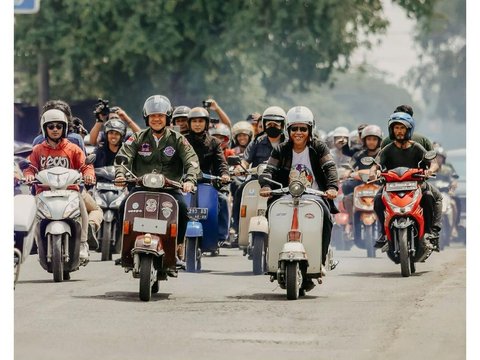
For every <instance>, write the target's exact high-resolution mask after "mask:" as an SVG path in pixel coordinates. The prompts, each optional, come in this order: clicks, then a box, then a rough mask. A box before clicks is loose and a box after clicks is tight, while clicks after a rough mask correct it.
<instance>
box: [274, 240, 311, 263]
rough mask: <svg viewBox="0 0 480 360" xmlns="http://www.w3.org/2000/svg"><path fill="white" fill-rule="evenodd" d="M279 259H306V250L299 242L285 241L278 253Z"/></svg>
mask: <svg viewBox="0 0 480 360" xmlns="http://www.w3.org/2000/svg"><path fill="white" fill-rule="evenodd" d="M278 260H279V261H302V260H308V259H307V252H306V251H305V247H304V246H303V244H302V243H301V242H298V241H289V242H287V243H285V244H284V245H283V247H282V250H281V251H280V254H278Z"/></svg>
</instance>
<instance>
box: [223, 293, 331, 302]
mask: <svg viewBox="0 0 480 360" xmlns="http://www.w3.org/2000/svg"><path fill="white" fill-rule="evenodd" d="M227 298H228V299H232V300H263V301H285V300H287V294H286V293H285V294H279V293H256V294H250V295H236V296H227ZM318 298H327V297H326V296H315V295H309V294H308V293H307V294H306V295H305V296H300V297H299V298H298V300H314V299H318ZM298 300H297V301H298Z"/></svg>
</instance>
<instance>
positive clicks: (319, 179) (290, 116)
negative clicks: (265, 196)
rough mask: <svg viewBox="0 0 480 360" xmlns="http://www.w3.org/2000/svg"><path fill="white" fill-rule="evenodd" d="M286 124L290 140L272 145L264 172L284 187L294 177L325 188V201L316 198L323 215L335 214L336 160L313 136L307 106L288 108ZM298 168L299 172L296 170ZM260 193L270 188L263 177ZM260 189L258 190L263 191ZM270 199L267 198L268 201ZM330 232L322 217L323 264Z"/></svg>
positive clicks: (310, 284)
mask: <svg viewBox="0 0 480 360" xmlns="http://www.w3.org/2000/svg"><path fill="white" fill-rule="evenodd" d="M286 118H287V119H286V120H287V121H286V127H287V132H288V136H289V139H288V141H285V142H283V143H282V144H280V145H279V146H278V148H274V149H273V151H272V153H271V155H270V158H269V159H268V163H267V164H268V165H267V168H266V169H265V171H264V174H271V175H272V177H273V180H275V181H277V182H279V183H281V184H282V185H283V186H284V187H285V186H288V184H289V183H290V182H291V181H293V180H303V181H302V182H307V187H308V186H310V187H311V188H312V189H316V190H322V191H325V195H326V197H327V199H328V200H327V201H325V200H323V199H322V198H319V199H318V202H319V204H320V205H321V206H322V208H323V210H324V212H323V213H324V214H329V213H332V214H334V213H337V212H338V210H337V208H336V207H335V205H334V204H333V201H332V200H333V199H335V197H336V196H337V191H338V185H337V183H338V175H337V169H336V166H335V162H334V161H333V157H332V155H331V153H330V150H329V149H328V147H327V145H326V144H325V143H324V142H323V141H319V140H315V139H313V136H312V130H313V124H314V117H313V113H312V111H311V110H310V109H308V108H307V107H305V106H295V107H293V108H291V109H290V110H289V111H288V113H287V117H286ZM299 170H300V171H299ZM259 181H260V185H261V186H262V192H268V191H269V190H270V183H269V182H268V181H265V180H264V179H263V178H261V179H259ZM262 192H261V193H262ZM272 201H273V199H270V200H269V204H270V203H272ZM331 232H332V219H331V216H327V215H325V216H324V217H323V233H322V242H323V243H322V264H323V265H325V261H326V257H327V252H328V247H329V245H330V237H331ZM307 282H308V283H306V284H304V285H303V287H304V288H305V290H306V291H308V290H311V289H312V288H313V287H314V286H315V285H314V283H313V281H312V280H311V279H308V280H307Z"/></svg>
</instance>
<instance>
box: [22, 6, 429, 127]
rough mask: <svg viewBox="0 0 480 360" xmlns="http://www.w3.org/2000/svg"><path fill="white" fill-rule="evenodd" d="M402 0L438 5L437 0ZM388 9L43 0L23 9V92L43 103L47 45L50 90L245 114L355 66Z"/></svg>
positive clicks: (72, 96)
mask: <svg viewBox="0 0 480 360" xmlns="http://www.w3.org/2000/svg"><path fill="white" fill-rule="evenodd" d="M397 2H398V3H399V4H400V5H401V6H403V7H404V8H405V9H407V11H408V12H409V14H411V15H412V16H418V17H424V16H427V17H428V16H429V14H430V9H431V6H430V4H431V3H432V1H426V2H425V1H422V0H398V1H397ZM382 10H383V8H382V2H381V0H368V1H367V0H345V1H337V0H315V1H314V0H303V1H293V0H248V1H245V0H231V1H207V0H157V1H138V0H122V1H105V0H84V1H69V0H45V1H42V2H41V7H40V11H39V12H38V13H37V14H34V15H28V16H26V15H16V17H15V43H14V46H15V72H16V85H15V86H16V88H15V90H16V94H15V95H16V97H17V98H19V99H22V100H24V101H29V102H31V103H35V102H36V100H35V91H34V90H35V89H36V87H37V86H36V84H35V81H36V72H37V59H38V56H39V54H43V56H44V57H46V58H47V59H48V60H49V67H50V94H51V96H50V97H51V98H63V99H66V100H67V101H73V100H81V99H85V98H94V97H96V96H102V97H106V98H109V99H110V100H112V101H113V102H115V103H116V104H120V105H121V106H123V107H124V108H126V109H127V110H134V111H136V112H138V109H139V107H140V106H141V105H140V104H142V103H143V100H144V99H145V98H146V97H147V96H149V95H151V94H152V93H162V94H165V95H167V96H169V97H170V98H171V99H172V102H173V103H174V104H176V105H177V104H178V105H180V104H187V105H195V104H200V101H201V100H202V99H203V98H205V97H206V96H214V97H215V98H217V99H219V102H220V103H221V104H222V105H223V107H224V108H226V109H227V110H228V112H229V114H231V115H233V117H234V118H235V117H238V118H240V117H244V115H245V114H246V113H247V112H248V111H249V110H248V109H246V108H248V107H252V106H257V105H259V104H262V103H263V104H265V101H266V99H267V98H268V97H271V96H273V95H275V96H282V93H283V92H284V91H285V89H287V88H288V89H291V90H293V91H300V92H302V91H303V92H304V91H306V90H308V89H309V88H310V86H311V85H316V86H320V85H321V84H324V83H328V82H329V81H331V74H332V72H342V71H345V70H347V69H348V68H349V66H350V57H351V55H352V53H353V51H354V50H355V49H356V48H358V47H360V46H367V47H368V46H369V45H370V44H369V42H368V41H367V40H363V41H360V40H359V39H360V35H368V34H376V33H381V32H383V31H385V29H386V27H387V25H388V22H387V21H386V19H385V18H384V15H383V11H382ZM252 94H256V95H255V96H253V95H252Z"/></svg>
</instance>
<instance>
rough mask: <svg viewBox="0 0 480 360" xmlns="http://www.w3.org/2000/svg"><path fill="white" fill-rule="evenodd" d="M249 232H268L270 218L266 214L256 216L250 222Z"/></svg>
mask: <svg viewBox="0 0 480 360" xmlns="http://www.w3.org/2000/svg"><path fill="white" fill-rule="evenodd" d="M248 232H249V233H252V232H261V233H265V234H268V220H267V218H266V217H265V216H254V217H252V218H251V219H250V223H249V224H248Z"/></svg>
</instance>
